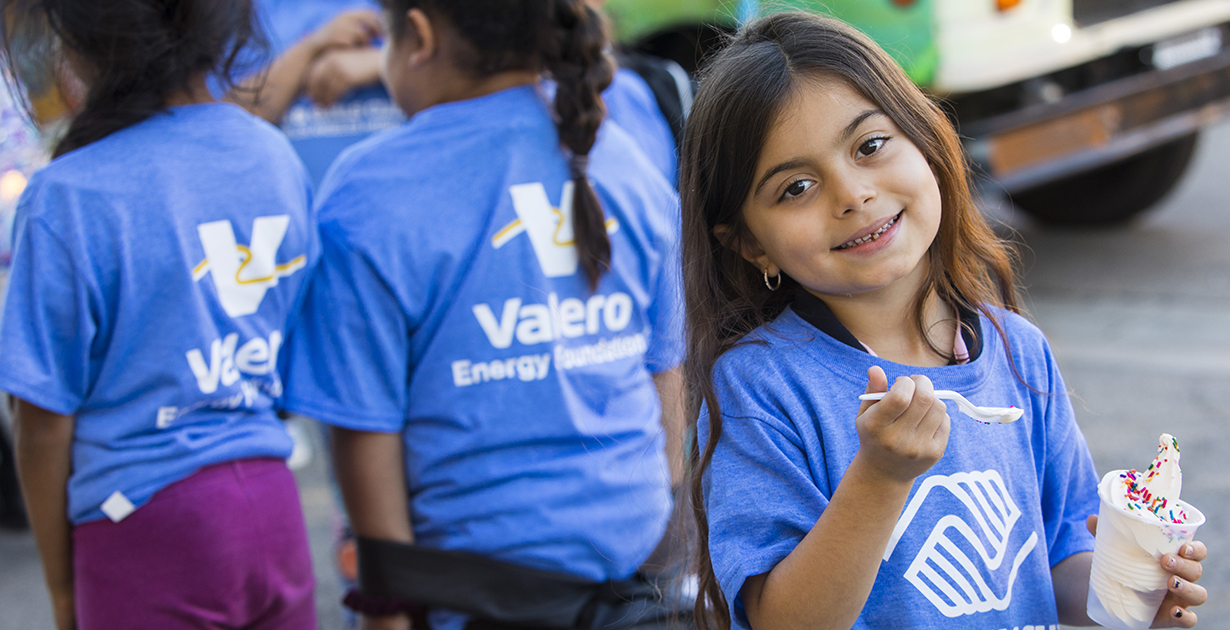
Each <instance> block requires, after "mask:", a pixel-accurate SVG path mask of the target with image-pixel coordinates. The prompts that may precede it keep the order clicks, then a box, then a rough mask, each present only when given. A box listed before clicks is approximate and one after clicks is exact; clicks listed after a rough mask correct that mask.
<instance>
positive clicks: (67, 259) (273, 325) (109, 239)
mask: <svg viewBox="0 0 1230 630" xmlns="http://www.w3.org/2000/svg"><path fill="white" fill-rule="evenodd" d="M310 204H311V199H310V187H309V184H308V181H307V176H306V174H305V173H304V170H303V166H302V164H300V162H299V160H298V158H297V157H295V154H294V151H293V150H292V149H291V148H290V145H289V144H288V143H287V142H286V139H285V138H284V137H283V136H282V134H280V133H279V132H278V131H277V129H275V128H274V127H272V126H270V125H268V124H266V123H265V122H263V121H261V120H258V119H256V118H254V117H253V116H251V115H249V114H248V113H247V112H245V111H243V110H242V109H240V108H239V107H236V106H234V105H228V104H205V105H187V106H182V107H173V108H171V109H170V110H169V112H168V113H162V114H156V115H155V116H154V117H152V118H150V119H148V120H146V121H144V122H141V123H138V124H136V125H134V126H132V127H129V128H126V129H123V130H121V131H117V132H115V133H113V134H111V135H109V136H107V137H105V138H103V139H101V140H98V141H96V142H94V143H91V144H89V145H86V146H85V147H82V148H80V149H77V150H75V151H72V152H70V153H68V154H65V155H64V156H61V157H59V158H57V159H56V160H54V161H53V162H52V163H51V164H49V165H48V166H47V167H46V168H44V169H43V170H41V171H39V172H37V173H35V175H34V176H33V177H32V178H31V180H30V183H29V186H28V187H27V188H26V191H25V193H24V194H23V196H22V198H21V201H20V203H19V205H18V210H17V221H16V228H15V239H14V251H13V266H12V272H11V275H10V279H9V284H8V297H7V302H6V303H5V305H4V311H3V317H2V319H0V390H4V391H7V392H9V393H10V394H12V395H13V396H16V397H18V398H21V399H23V400H26V401H28V402H30V403H33V404H34V405H37V406H39V407H42V408H44V409H47V410H49V411H52V412H54V413H58V414H63V415H71V416H75V427H74V434H73V447H72V449H73V459H72V461H73V472H72V477H71V478H70V479H69V484H68V499H69V505H68V511H69V518H70V520H71V521H72V522H73V523H74V524H80V523H84V522H87V521H93V520H97V519H100V518H103V517H104V515H107V516H110V517H111V518H113V519H116V518H117V517H120V518H122V516H123V514H124V513H125V512H127V511H128V509H129V508H128V507H127V506H126V503H130V504H132V506H135V507H140V506H141V505H143V504H144V503H145V502H146V501H148V500H149V498H150V497H151V496H152V495H153V494H154V493H155V492H157V491H158V490H160V489H161V488H163V487H165V486H167V485H169V484H171V483H173V482H175V481H178V480H180V479H183V478H185V477H187V476H189V475H191V474H192V473H193V472H194V471H196V470H198V469H199V468H201V467H203V466H208V465H211V464H215V463H219V462H225V461H231V460H236V459H241V458H248V457H280V458H284V457H286V456H288V455H289V454H290V450H291V441H290V438H289V437H287V435H286V431H285V430H284V429H283V428H282V426H281V422H280V421H279V420H278V419H277V417H276V414H275V411H274V403H275V400H276V399H277V398H278V397H279V396H280V395H281V390H282V379H281V378H280V376H279V371H280V369H281V366H280V364H279V360H278V357H279V354H280V352H279V350H280V349H281V348H282V346H283V345H284V344H283V340H284V339H285V338H286V333H287V330H286V324H287V320H288V316H289V314H290V313H292V312H293V311H294V310H295V308H296V306H297V303H298V300H299V299H300V294H301V291H300V285H301V284H303V281H304V279H305V278H306V277H307V275H308V268H309V267H311V265H312V264H313V263H314V261H315V258H316V256H317V255H318V251H317V250H318V248H319V244H318V239H317V236H316V231H315V229H314V221H313V219H312V218H311V216H310ZM117 493H118V496H117ZM104 504H105V505H107V508H106V509H104V508H103V506H104Z"/></svg>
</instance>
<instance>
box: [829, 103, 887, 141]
mask: <svg viewBox="0 0 1230 630" xmlns="http://www.w3.org/2000/svg"><path fill="white" fill-rule="evenodd" d="M877 114H878V115H880V116H886V115H887V114H885V113H884V112H882V111H880V110H878V109H869V110H867V111H865V112H863V113H861V114H859V115H858V116H855V117H854V120H851V121H850V124H848V125H846V128H845V129H843V130H842V132H841V138H840V139H838V141H837V143H838V144H841V143H842V142H845V141H846V140H849V139H850V136H852V135H854V132H855V131H858V126H859V125H861V124H863V121H864V120H867V119H868V118H871V117H872V116H875V115H877Z"/></svg>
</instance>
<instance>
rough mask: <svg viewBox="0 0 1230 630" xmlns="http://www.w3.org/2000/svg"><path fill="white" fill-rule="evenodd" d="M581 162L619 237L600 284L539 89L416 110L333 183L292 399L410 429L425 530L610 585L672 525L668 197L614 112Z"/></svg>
mask: <svg viewBox="0 0 1230 630" xmlns="http://www.w3.org/2000/svg"><path fill="white" fill-rule="evenodd" d="M588 172H589V176H590V179H591V181H592V182H593V185H594V188H595V189H596V191H597V194H598V197H599V199H600V201H601V204H602V206H603V208H604V211H605V213H606V217H607V219H608V233H609V234H610V238H611V246H612V250H613V251H612V266H611V270H610V271H609V272H608V273H607V274H606V275H605V276H603V278H602V280H601V283H600V284H599V286H598V288H597V290H596V291H591V290H590V289H589V287H588V285H587V281H586V279H585V277H584V274H583V273H582V272H581V271H580V270H579V269H578V267H577V264H576V263H577V260H576V249H575V247H574V246H572V244H571V242H572V241H571V235H570V231H571V225H570V222H569V221H564V224H563V225H561V224H560V220H561V217H564V218H569V219H570V217H571V213H570V211H569V210H570V205H569V201H568V198H569V195H571V192H570V189H571V184H570V183H568V182H569V179H570V178H569V169H568V162H567V158H566V156H565V155H564V153H563V152H562V151H561V149H560V145H559V140H558V137H557V134H556V130H555V125H554V123H553V121H552V118H551V115H550V112H549V109H548V106H547V104H546V102H545V101H544V97H543V96H542V95H541V93H540V91H539V90H538V89H536V88H535V87H519V88H513V89H510V90H505V91H502V92H498V93H495V94H491V95H488V96H485V97H481V98H477V99H473V100H467V101H460V102H452V103H447V104H444V105H440V106H436V107H432V108H430V109H428V110H425V111H423V112H420V113H419V114H417V115H415V116H414V117H413V118H412V119H411V120H410V121H409V122H408V123H406V124H405V125H403V126H401V127H399V128H396V129H393V130H390V131H387V132H383V133H381V134H379V135H377V136H375V137H373V138H371V139H369V140H367V141H364V142H363V143H360V144H359V145H356V146H355V147H353V148H352V149H351V150H349V151H348V152H346V153H345V154H344V155H343V156H342V157H341V158H340V159H339V160H338V162H337V164H336V165H335V166H334V168H333V169H332V170H331V171H330V173H329V175H328V176H327V177H326V179H325V183H324V185H323V187H322V189H321V194H320V199H319V208H320V221H321V231H322V239H323V244H324V254H323V259H322V264H321V265H320V266H319V268H318V270H317V273H316V274H315V275H314V277H313V279H312V284H311V289H310V291H309V296H308V298H307V300H306V303H305V313H304V317H303V324H302V327H301V328H300V329H299V331H298V333H297V334H296V336H295V337H294V338H293V339H292V340H291V341H290V342H289V343H290V346H291V361H290V373H289V376H288V390H287V396H288V406H289V407H290V408H291V409H293V410H295V411H297V412H300V413H303V414H305V415H309V416H313V417H316V418H319V419H320V420H322V421H324V422H326V423H329V424H332V425H336V426H340V427H346V428H350V429H355V430H362V431H374V432H387V433H392V432H400V433H402V434H403V436H404V439H405V448H406V474H407V479H408V481H409V486H410V487H409V491H410V496H409V498H410V505H411V511H412V517H413V526H414V534H415V541H416V543H418V544H423V545H430V546H433V547H438V548H444V549H462V550H468V551H472V552H477V553H482V554H487V555H489V556H491V557H494V558H496V559H499V560H503V561H507V562H514V563H520V564H524V565H528V566H533V567H537V568H542V569H548V570H554V571H561V572H567V573H571V574H574V575H578V576H582V577H587V578H590V579H594V580H607V579H612V578H617V579H618V578H626V577H628V576H630V575H631V574H632V573H633V572H634V571H635V570H636V568H637V567H638V566H639V565H640V563H641V562H642V561H644V560H645V559H646V557H647V556H648V554H649V553H650V551H651V550H652V549H653V548H654V546H655V544H656V543H657V542H658V540H659V538H660V537H661V535H662V533H663V529H664V527H665V524H666V519H667V514H668V512H669V509H670V496H669V484H668V478H667V469H666V462H665V456H664V448H663V447H664V444H663V436H662V432H661V429H660V426H659V415H660V407H659V403H658V397H657V393H656V389H655V388H654V385H653V381H652V379H651V375H652V374H654V373H657V372H662V371H664V370H668V369H671V368H673V367H675V366H676V365H678V364H679V362H680V361H681V358H682V341H681V331H680V321H679V320H680V315H679V310H680V304H679V302H680V297H679V285H678V269H679V262H678V259H677V255H678V254H677V242H678V236H677V229H678V228H677V222H678V198H677V197H676V196H675V194H674V191H673V190H672V188H671V186H670V185H669V184H668V183H667V182H666V181H665V179H663V178H662V177H661V176H660V175H659V174H658V173H657V171H656V170H655V169H654V167H653V166H652V165H650V164H649V162H648V161H647V160H646V159H645V157H644V156H643V155H642V154H641V152H640V151H639V150H638V149H637V148H636V147H635V145H634V142H633V140H632V139H631V138H630V137H629V136H628V135H627V134H626V133H625V132H624V131H623V130H621V129H619V128H618V127H617V126H614V125H610V126H604V127H603V129H602V131H601V133H600V137H599V140H598V143H597V144H596V146H595V147H594V150H593V152H592V153H591V156H590V164H589V171H588ZM561 207H562V208H564V209H565V210H564V211H562V212H561V211H560V210H559V209H560V208H561Z"/></svg>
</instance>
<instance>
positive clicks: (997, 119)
mask: <svg viewBox="0 0 1230 630" xmlns="http://www.w3.org/2000/svg"><path fill="white" fill-rule="evenodd" d="M757 5H758V3H756V2H751V1H749V0H743V2H740V3H731V2H729V1H722V0H609V2H608V6H607V8H608V11H609V12H610V13H611V14H612V17H613V19H614V21H615V24H616V28H617V32H618V33H619V36H620V37H621V39H623V40H624V41H625V42H628V43H632V44H633V45H635V46H637V47H639V48H642V49H644V50H646V51H647V52H651V53H654V54H658V55H662V56H667V57H671V58H673V59H675V60H676V61H678V62H679V63H680V64H681V65H683V66H684V67H685V68H692V69H695V68H696V66H697V65H698V60H699V59H700V57H701V56H702V55H703V54H704V52H705V51H704V50H703V48H705V47H706V46H711V45H714V44H715V42H716V41H717V40H718V38H715V37H713V36H712V32H713V30H714V26H717V27H719V28H723V29H729V28H732V27H733V25H734V24H735V23H736V22H737V21H738V20H739V19H746V18H747V17H748V16H750V15H754V14H756V13H757V12H763V11H766V10H769V9H768V7H772V9H771V10H785V9H805V10H813V11H818V12H822V13H827V14H830V15H835V16H837V17H839V18H842V19H844V20H846V21H847V22H850V23H851V24H853V25H855V26H857V27H858V28H860V29H862V30H863V31H864V32H866V33H868V34H869V35H871V36H872V37H873V38H875V39H876V40H877V41H878V42H879V43H880V44H881V45H882V46H884V48H885V49H886V50H888V51H889V52H890V53H891V54H893V56H894V57H895V58H896V59H897V60H898V62H900V63H901V64H902V66H903V67H904V68H905V69H906V71H907V72H908V73H909V74H910V76H911V77H912V78H913V79H914V80H915V82H917V83H918V84H919V85H920V86H922V87H923V88H925V89H927V90H928V91H930V92H931V93H933V94H935V95H936V96H938V97H940V98H941V99H942V100H943V101H944V103H945V104H946V107H947V108H948V109H949V111H950V113H951V114H952V116H953V118H954V120H955V122H956V123H957V125H958V128H959V130H960V132H961V134H962V136H963V137H964V138H965V140H966V147H967V150H968V152H969V155H970V157H971V159H972V160H973V162H974V163H975V164H976V165H977V166H979V167H980V170H982V171H984V172H985V173H986V174H987V175H989V176H990V178H992V181H993V182H994V183H993V184H992V185H998V186H1000V187H1002V188H1003V189H1004V190H1006V191H1007V192H1008V193H1009V194H1011V196H1012V198H1013V201H1014V202H1015V203H1016V204H1017V205H1018V206H1019V207H1021V208H1022V209H1024V210H1026V211H1027V212H1029V213H1030V214H1032V215H1033V216H1035V217H1036V218H1038V219H1039V220H1041V221H1044V222H1047V223H1052V224H1068V225H1079V224H1084V225H1100V224H1110V223H1117V222H1122V221H1125V220H1127V219H1129V218H1130V217H1132V216H1135V215H1136V214H1137V213H1139V212H1141V211H1142V210H1145V209H1146V208H1148V207H1149V206H1151V205H1153V204H1154V203H1155V202H1157V201H1158V200H1159V199H1161V198H1162V197H1163V196H1164V195H1165V194H1166V193H1167V192H1168V191H1169V190H1170V189H1171V188H1173V187H1174V185H1175V184H1176V183H1177V182H1178V181H1179V179H1180V177H1181V176H1182V174H1183V171H1184V170H1185V168H1186V167H1187V165H1188V162H1189V161H1190V157H1191V155H1192V153H1193V151H1194V149H1195V146H1196V141H1197V138H1198V136H1199V133H1200V130H1201V128H1202V127H1204V126H1206V125H1209V124H1210V123H1212V122H1214V121H1216V120H1218V119H1219V118H1221V117H1222V116H1223V115H1225V114H1226V113H1228V112H1230V0H774V1H773V2H771V3H770V2H765V3H764V4H763V5H761V6H757ZM698 48H699V49H701V50H700V51H699V52H698Z"/></svg>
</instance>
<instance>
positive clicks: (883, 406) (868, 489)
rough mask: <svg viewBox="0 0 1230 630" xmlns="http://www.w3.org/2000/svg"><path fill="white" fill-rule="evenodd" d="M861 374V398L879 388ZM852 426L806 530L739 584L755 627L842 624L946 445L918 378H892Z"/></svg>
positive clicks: (934, 403) (862, 597)
mask: <svg viewBox="0 0 1230 630" xmlns="http://www.w3.org/2000/svg"><path fill="white" fill-rule="evenodd" d="M868 377H869V380H868V383H867V391H868V392H881V391H884V390H885V389H886V387H887V384H888V383H887V378H886V377H885V375H884V371H883V370H881V369H880V368H878V367H873V368H871V370H869V371H868ZM855 422H856V423H857V426H858V435H859V450H858V452H857V453H856V454H855V456H854V460H853V461H852V462H851V464H850V467H849V468H848V469H847V470H846V472H845V475H844V476H843V477H842V479H841V482H840V483H838V485H837V488H836V489H835V490H834V491H833V497H832V499H830V501H829V504H828V506H827V507H826V508H825V509H824V512H823V514H821V515H820V518H819V520H817V521H816V524H815V526H813V527H812V529H811V531H810V532H809V533H808V534H807V536H805V537H804V538H803V540H802V542H800V543H799V544H798V546H796V547H795V548H794V551H792V552H791V553H790V555H788V556H786V558H785V559H784V560H782V561H781V562H779V563H778V564H777V566H775V567H774V568H773V570H771V571H769V572H768V573H765V574H761V575H757V576H753V577H750V578H748V579H747V581H746V582H744V584H743V588H742V590H741V591H740V593H741V595H742V599H743V606H744V609H745V610H746V612H747V617H748V620H749V621H750V622H751V624H752V627H753V628H755V629H756V630H773V629H777V628H849V627H850V626H852V625H853V624H854V622H855V621H856V620H857V619H858V615H859V612H860V611H862V609H863V606H864V605H865V604H866V603H867V597H868V596H869V595H870V594H871V587H872V585H873V584H874V583H875V578H876V573H877V572H878V571H879V568H880V560H881V557H882V556H883V555H884V549H885V547H886V546H887V544H888V539H889V537H890V536H891V535H892V531H893V528H894V526H895V525H896V523H897V517H899V516H900V515H901V510H902V509H904V507H905V502H906V499H907V498H908V496H909V492H910V487H911V486H912V485H913V483H914V479H915V478H916V477H918V476H919V475H921V474H922V473H924V472H926V471H927V470H928V469H930V468H931V466H932V465H934V464H935V462H937V461H939V459H940V457H941V456H943V454H944V449H945V447H946V446H947V444H948V429H949V421H948V412H947V409H946V407H945V406H944V403H943V402H942V401H940V400H938V399H936V398H935V396H934V395H933V390H932V387H931V381H930V380H928V379H927V378H925V377H921V376H915V377H913V378H911V379H907V378H899V379H897V382H896V383H894V384H893V388H892V390H891V391H890V393H889V395H888V396H885V397H884V400H881V401H880V402H879V403H874V404H869V403H863V405H862V406H861V407H860V409H859V415H858V418H857V419H856V421H855Z"/></svg>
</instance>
